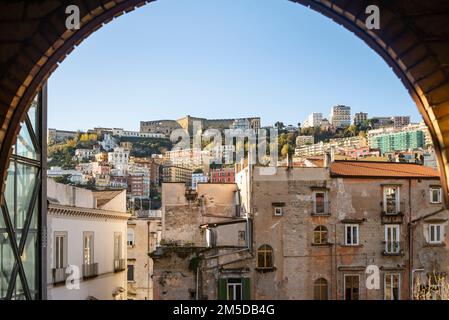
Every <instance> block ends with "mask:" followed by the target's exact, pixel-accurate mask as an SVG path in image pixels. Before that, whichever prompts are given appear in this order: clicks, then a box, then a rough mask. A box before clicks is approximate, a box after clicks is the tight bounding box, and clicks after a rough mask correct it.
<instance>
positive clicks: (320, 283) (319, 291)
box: [313, 278, 328, 300]
mask: <svg viewBox="0 0 449 320" xmlns="http://www.w3.org/2000/svg"><path fill="white" fill-rule="evenodd" d="M327 294H328V287H327V280H326V279H324V278H319V279H316V280H315V284H314V289H313V295H314V297H313V298H314V299H315V300H328V296H327Z"/></svg>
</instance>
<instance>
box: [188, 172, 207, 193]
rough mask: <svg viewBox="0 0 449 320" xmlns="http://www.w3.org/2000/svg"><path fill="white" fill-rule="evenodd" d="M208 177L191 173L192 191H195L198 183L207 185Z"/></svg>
mask: <svg viewBox="0 0 449 320" xmlns="http://www.w3.org/2000/svg"><path fill="white" fill-rule="evenodd" d="M208 181H209V177H208V176H207V175H205V174H204V173H192V190H196V186H197V185H198V183H207V182H208Z"/></svg>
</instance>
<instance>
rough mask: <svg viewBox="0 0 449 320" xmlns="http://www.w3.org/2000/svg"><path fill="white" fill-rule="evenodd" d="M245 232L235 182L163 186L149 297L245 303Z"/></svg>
mask: <svg viewBox="0 0 449 320" xmlns="http://www.w3.org/2000/svg"><path fill="white" fill-rule="evenodd" d="M250 232H251V228H250V221H249V220H248V219H247V216H246V213H245V212H244V211H242V210H241V208H240V196H239V190H238V188H237V186H236V185H235V184H213V183H207V184H198V186H197V189H196V191H192V190H190V189H188V188H186V186H185V185H184V184H182V183H169V184H165V183H164V184H162V239H161V243H160V246H159V247H157V249H156V250H155V251H154V252H153V253H152V254H151V257H152V258H153V261H154V274H153V285H154V299H155V300H173V299H178V300H179V299H182V300H196V299H200V300H202V299H210V300H216V299H224V300H227V299H232V300H234V299H235V300H242V299H249V298H250V291H251V284H250V279H249V275H248V272H249V269H248V268H247V261H248V260H249V259H251V255H250V253H249V251H250V248H249V241H248V239H250V237H251V234H250Z"/></svg>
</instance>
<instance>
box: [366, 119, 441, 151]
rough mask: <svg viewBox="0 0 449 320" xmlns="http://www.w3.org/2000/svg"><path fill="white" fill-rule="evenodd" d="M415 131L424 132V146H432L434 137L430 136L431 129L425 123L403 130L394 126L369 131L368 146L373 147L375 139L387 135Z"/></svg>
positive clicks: (408, 126)
mask: <svg viewBox="0 0 449 320" xmlns="http://www.w3.org/2000/svg"><path fill="white" fill-rule="evenodd" d="M414 131H422V132H423V133H424V145H425V146H432V145H433V142H432V136H431V135H430V132H429V128H427V126H426V124H425V123H424V121H422V122H420V123H412V124H409V125H407V126H404V127H401V128H395V127H393V126H390V127H385V128H379V129H374V130H369V131H368V132H367V139H368V145H369V146H371V145H372V144H373V143H374V138H376V137H379V136H384V135H387V134H394V133H398V132H414Z"/></svg>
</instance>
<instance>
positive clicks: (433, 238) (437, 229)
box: [429, 224, 443, 244]
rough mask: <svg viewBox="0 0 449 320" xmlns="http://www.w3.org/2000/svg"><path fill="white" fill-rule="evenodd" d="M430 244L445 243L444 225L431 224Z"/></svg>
mask: <svg viewBox="0 0 449 320" xmlns="http://www.w3.org/2000/svg"><path fill="white" fill-rule="evenodd" d="M429 243H432V244H438V243H443V225H441V224H429Z"/></svg>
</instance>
